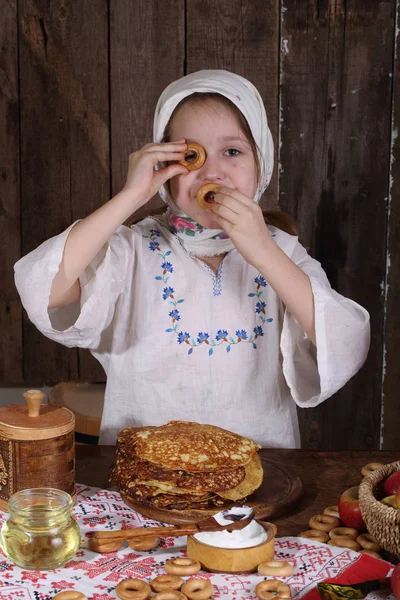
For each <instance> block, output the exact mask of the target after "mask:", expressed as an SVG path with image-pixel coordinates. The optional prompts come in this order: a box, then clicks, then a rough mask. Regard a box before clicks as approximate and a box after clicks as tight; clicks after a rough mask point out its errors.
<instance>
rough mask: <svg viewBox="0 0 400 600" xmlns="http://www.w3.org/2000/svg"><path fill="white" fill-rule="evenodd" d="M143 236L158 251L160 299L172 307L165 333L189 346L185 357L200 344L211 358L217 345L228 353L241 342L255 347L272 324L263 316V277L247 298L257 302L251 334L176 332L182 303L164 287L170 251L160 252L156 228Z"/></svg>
mask: <svg viewBox="0 0 400 600" xmlns="http://www.w3.org/2000/svg"><path fill="white" fill-rule="evenodd" d="M143 237H145V238H149V239H150V241H149V249H150V250H151V251H152V252H155V251H156V250H157V251H158V255H159V256H160V258H161V269H162V275H157V276H156V277H155V279H156V280H157V281H162V282H163V283H164V284H165V287H164V288H163V290H162V299H163V300H168V302H169V304H170V305H171V306H172V307H173V308H172V310H170V312H169V313H168V316H169V317H170V319H171V327H169V328H168V329H166V330H165V331H166V332H167V333H175V334H176V335H177V342H178V344H187V345H188V346H190V348H189V350H188V354H192V352H193V350H194V348H197V347H198V346H201V345H202V344H205V345H206V346H208V347H209V349H208V354H209V356H211V355H212V354H213V353H214V348H216V347H217V346H220V345H221V344H224V345H225V349H226V351H227V352H230V351H231V348H232V346H235V345H237V344H240V343H243V342H244V343H246V344H252V346H253V348H255V349H256V348H257V344H256V340H257V338H261V337H263V336H264V330H263V325H264V324H265V323H271V322H272V321H273V319H271V318H267V316H266V307H267V304H266V302H263V301H262V300H260V296H261V295H262V293H263V291H262V289H261V288H265V287H266V286H267V282H266V281H265V279H264V277H263V276H262V275H258V276H257V277H255V278H254V283H255V284H256V291H255V292H251V293H249V294H248V297H249V298H255V299H256V303H255V308H254V312H255V315H256V319H257V320H258V324H256V326H255V327H254V328H253V331H252V332H251V333H250V332H247V331H246V330H245V329H237V330H236V332H235V334H234V336H233V335H231V336H230V335H229V332H228V331H226V329H218V331H217V333H216V335H215V337H212V336H210V334H209V333H207V332H205V331H199V333H198V334H197V336H195V337H192V336H191V335H190V333H188V332H187V331H185V332H183V331H178V328H179V324H178V321H180V320H181V314H180V312H179V310H178V305H179V304H182V302H184V299H183V298H180V299H177V298H175V295H174V294H175V290H174V288H173V287H171V286H168V285H166V284H167V283H168V281H169V277H170V275H169V274H170V273H173V272H174V268H173V265H172V263H171V262H170V261H167V257H168V256H170V255H171V254H172V250H168V251H167V252H163V251H162V250H161V248H160V240H159V239H157V238H160V237H161V234H160V232H159V231H158V230H157V229H150V235H149V236H147V235H145V236H143Z"/></svg>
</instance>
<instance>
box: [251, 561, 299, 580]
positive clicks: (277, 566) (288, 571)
mask: <svg viewBox="0 0 400 600" xmlns="http://www.w3.org/2000/svg"><path fill="white" fill-rule="evenodd" d="M257 571H258V572H259V573H260V575H267V576H270V577H290V575H292V574H293V571H294V569H293V565H291V564H289V563H288V562H286V561H282V560H269V561H267V562H262V563H261V564H259V565H258V567H257Z"/></svg>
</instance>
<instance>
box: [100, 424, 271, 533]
mask: <svg viewBox="0 0 400 600" xmlns="http://www.w3.org/2000/svg"><path fill="white" fill-rule="evenodd" d="M259 448H260V446H258V445H257V444H255V443H254V442H253V441H252V440H250V439H248V438H244V437H242V436H240V435H238V434H236V433H232V432H230V431H227V430H225V429H222V428H220V427H215V426H213V425H202V424H199V423H193V422H188V421H170V422H169V423H167V424H166V425H162V426H160V427H156V426H146V427H137V428H135V427H127V428H125V429H123V430H122V431H120V432H119V434H118V437H117V456H116V460H115V463H114V465H113V468H112V475H111V481H112V483H113V484H115V485H116V486H117V488H118V489H119V491H120V492H121V495H122V497H123V498H124V500H125V501H126V502H127V504H129V506H131V507H132V508H134V509H135V510H139V511H140V507H141V506H142V507H146V511H145V512H144V514H147V515H150V516H152V518H156V519H157V518H160V513H159V512H157V511H161V512H162V514H163V515H164V517H165V515H166V511H167V512H168V514H171V515H173V518H174V519H175V518H176V519H184V520H185V519H189V520H192V519H196V520H200V519H202V518H206V517H207V516H210V515H211V514H215V512H218V511H219V510H223V509H226V508H230V507H231V506H233V505H234V504H235V503H236V504H243V503H245V502H246V501H247V497H248V496H249V495H250V494H252V493H253V492H254V491H255V490H256V489H257V488H258V487H260V485H261V483H262V478H263V470H262V466H261V461H260V458H259V456H258V454H257V450H258V449H259ZM143 510H144V508H143ZM163 511H164V512H163ZM167 522H168V519H167ZM172 522H174V521H172ZM177 522H179V520H178V521H177Z"/></svg>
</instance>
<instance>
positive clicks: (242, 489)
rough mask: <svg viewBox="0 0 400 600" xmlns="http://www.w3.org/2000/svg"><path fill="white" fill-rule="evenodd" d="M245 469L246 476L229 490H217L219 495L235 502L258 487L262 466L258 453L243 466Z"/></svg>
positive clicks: (260, 480)
mask: <svg viewBox="0 0 400 600" xmlns="http://www.w3.org/2000/svg"><path fill="white" fill-rule="evenodd" d="M245 469H246V477H245V478H244V479H243V481H241V482H240V483H239V485H237V486H236V487H234V488H232V489H230V490H225V491H223V492H218V495H219V496H221V498H225V499H227V500H232V501H234V502H236V501H237V500H241V499H242V498H243V497H244V496H249V495H250V494H252V493H253V492H255V491H256V490H257V489H258V488H259V487H260V485H261V484H262V480H263V468H262V465H261V460H260V457H259V456H258V454H255V455H254V457H253V460H252V461H251V462H250V463H249V464H248V465H246V466H245Z"/></svg>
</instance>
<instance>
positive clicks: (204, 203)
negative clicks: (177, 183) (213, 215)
mask: <svg viewBox="0 0 400 600" xmlns="http://www.w3.org/2000/svg"><path fill="white" fill-rule="evenodd" d="M221 187H222V186H220V185H218V183H206V184H205V185H202V186H201V188H199V189H198V190H197V192H196V201H197V204H198V205H199V206H200V208H203V209H204V210H212V205H213V202H214V194H215V193H216V192H218V190H219V189H220V188H221Z"/></svg>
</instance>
